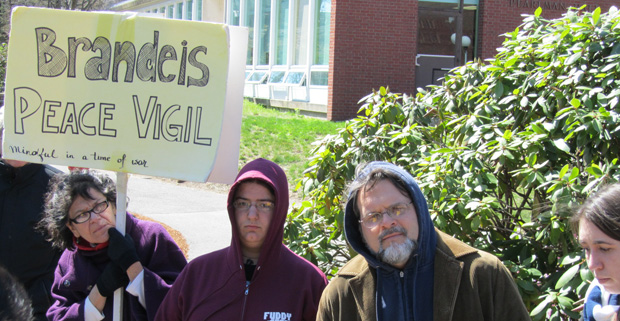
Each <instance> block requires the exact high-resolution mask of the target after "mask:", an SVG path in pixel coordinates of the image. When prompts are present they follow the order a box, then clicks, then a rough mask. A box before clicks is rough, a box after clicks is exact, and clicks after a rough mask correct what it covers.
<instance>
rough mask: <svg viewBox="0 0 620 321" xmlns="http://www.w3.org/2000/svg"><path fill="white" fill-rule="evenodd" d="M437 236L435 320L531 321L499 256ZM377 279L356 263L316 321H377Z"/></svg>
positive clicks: (330, 291)
mask: <svg viewBox="0 0 620 321" xmlns="http://www.w3.org/2000/svg"><path fill="white" fill-rule="evenodd" d="M436 231H437V235H438V238H437V250H436V252H435V285H434V289H433V290H434V292H433V296H434V297H433V302H434V306H433V319H434V321H444V320H445V321H448V320H451V321H473V320H485V321H512V320H531V319H530V316H529V313H528V312H527V310H526V308H525V305H524V304H523V301H522V299H521V296H520V295H519V291H518V290H517V287H516V285H515V283H514V281H513V279H512V276H511V275H510V272H509V271H508V269H506V267H505V266H504V265H503V264H502V262H501V261H500V260H499V259H498V258H497V257H495V256H493V255H491V254H489V253H486V252H484V251H480V250H477V249H475V248H473V247H471V246H469V245H467V244H465V243H463V242H461V241H459V240H457V239H455V238H453V237H451V236H448V235H447V234H445V233H443V232H441V231H439V230H436ZM376 276H377V273H376V270H375V269H374V268H369V266H368V263H367V262H366V260H365V259H364V258H363V257H362V256H361V255H358V256H356V257H355V258H353V259H352V260H351V261H350V262H348V263H347V264H346V265H345V266H344V267H343V268H342V269H341V270H340V271H339V272H338V274H337V276H336V277H334V278H333V279H332V280H331V282H330V283H329V284H328V285H327V288H326V289H325V291H324V292H323V295H322V297H321V302H320V304H319V311H318V313H317V321H329V320H357V321H375V320H376V308H375V297H376V295H375V294H376V293H375V285H376V280H375V279H376ZM420 321H426V320H420Z"/></svg>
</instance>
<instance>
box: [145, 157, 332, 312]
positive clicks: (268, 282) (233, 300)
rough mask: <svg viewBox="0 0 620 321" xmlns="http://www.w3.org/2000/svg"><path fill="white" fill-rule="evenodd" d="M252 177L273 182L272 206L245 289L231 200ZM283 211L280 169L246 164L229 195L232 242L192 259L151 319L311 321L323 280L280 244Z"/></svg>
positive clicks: (266, 163)
mask: <svg viewBox="0 0 620 321" xmlns="http://www.w3.org/2000/svg"><path fill="white" fill-rule="evenodd" d="M253 178H257V179H260V180H263V181H265V182H266V183H268V184H269V185H271V186H272V188H273V190H274V194H275V209H274V213H273V217H272V220H271V223H270V225H269V229H268V233H267V236H266V237H265V240H264V243H263V245H262V247H261V253H260V256H259V259H258V264H257V266H256V270H255V272H254V275H253V277H252V281H251V282H250V284H249V286H248V287H247V288H246V278H245V271H244V265H243V256H242V252H241V243H240V240H239V235H238V234H239V231H238V230H237V228H236V226H237V224H236V220H235V215H234V208H233V206H232V202H233V201H234V199H233V198H234V196H235V191H236V189H237V188H238V187H239V184H240V183H242V182H243V181H245V180H247V179H253ZM287 211H288V183H287V181H286V175H285V174H284V171H282V169H281V168H280V167H279V166H278V165H276V164H275V163H273V162H270V161H268V160H265V159H257V160H254V161H252V162H250V163H248V164H247V165H246V166H245V167H244V168H243V169H242V170H241V172H240V173H239V175H238V176H237V179H236V180H235V183H234V184H233V186H232V187H231V189H230V192H229V194H228V216H229V218H230V222H231V225H232V241H231V245H230V246H229V247H227V248H224V249H222V250H219V251H216V252H213V253H209V254H206V255H203V256H201V257H198V258H196V259H194V260H192V261H191V262H190V263H189V264H188V265H187V267H186V268H185V269H184V270H183V272H181V275H179V278H178V279H177V280H176V282H175V283H174V286H173V287H172V289H170V292H168V295H167V296H166V298H165V299H164V302H163V303H162V305H161V307H160V309H159V311H158V312H157V317H156V320H159V321H174V320H200V321H203V320H213V321H228V320H248V321H255V320H280V321H292V320H307V321H310V320H312V321H314V320H315V317H316V311H317V307H318V303H319V299H320V297H321V293H322V292H323V289H324V288H325V285H326V284H327V279H326V278H325V275H324V274H323V272H321V270H319V269H318V268H317V267H316V266H314V265H313V264H312V263H310V262H308V261H306V260H305V259H303V258H301V257H300V256H298V255H297V254H295V253H293V252H292V251H291V250H289V249H288V248H287V247H286V246H284V245H283V244H282V240H283V232H284V222H285V220H286V214H287Z"/></svg>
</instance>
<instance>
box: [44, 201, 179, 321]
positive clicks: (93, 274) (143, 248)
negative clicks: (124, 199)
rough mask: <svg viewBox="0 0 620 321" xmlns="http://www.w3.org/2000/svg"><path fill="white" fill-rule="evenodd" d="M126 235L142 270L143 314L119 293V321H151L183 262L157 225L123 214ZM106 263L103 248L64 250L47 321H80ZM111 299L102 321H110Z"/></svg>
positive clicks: (133, 299)
mask: <svg viewBox="0 0 620 321" xmlns="http://www.w3.org/2000/svg"><path fill="white" fill-rule="evenodd" d="M126 232H127V233H128V234H129V235H131V237H132V238H133V240H134V242H136V250H137V252H138V256H139V257H140V263H142V265H143V267H144V295H145V300H146V306H147V309H146V310H145V309H144V308H143V307H142V305H140V302H138V298H137V297H134V296H133V295H131V294H129V293H127V292H125V293H123V298H124V303H123V315H124V318H123V320H153V319H154V318H155V312H157V308H158V307H159V304H160V303H161V301H162V300H163V298H164V296H165V295H166V293H167V292H168V290H169V289H170V287H171V286H172V283H173V282H174V280H175V279H176V278H177V276H178V275H179V273H180V272H181V270H182V269H183V267H185V265H186V264H187V260H186V259H185V257H184V256H183V252H181V249H179V247H178V246H177V244H176V243H175V242H174V240H173V239H172V237H170V235H169V234H168V232H167V231H166V230H165V229H164V228H163V227H162V226H161V225H159V224H157V223H153V222H148V221H141V220H138V219H136V218H134V217H133V216H131V215H129V213H128V214H127V225H126ZM108 262H109V258H108V255H107V248H104V249H101V250H97V251H84V250H79V249H77V248H75V249H67V250H65V251H64V252H63V253H62V256H61V257H60V261H59V262H58V266H57V267H56V272H55V276H54V284H53V285H52V297H53V299H54V300H55V302H54V304H53V305H52V306H51V307H50V309H49V310H48V311H47V318H48V319H49V320H84V305H85V300H86V298H87V297H88V294H89V293H90V290H91V289H92V287H93V286H94V285H95V283H96V282H97V279H98V278H99V275H100V274H101V272H103V269H104V268H105V266H106V265H107V263H108ZM113 301H114V300H113V299H112V298H108V299H107V300H106V304H105V307H104V309H103V314H104V315H105V319H104V320H112V312H113V311H112V310H113Z"/></svg>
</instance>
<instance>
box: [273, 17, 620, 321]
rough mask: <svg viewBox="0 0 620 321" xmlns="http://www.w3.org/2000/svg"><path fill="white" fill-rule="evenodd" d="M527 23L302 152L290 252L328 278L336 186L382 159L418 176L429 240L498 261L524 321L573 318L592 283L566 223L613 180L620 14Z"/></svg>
mask: <svg viewBox="0 0 620 321" xmlns="http://www.w3.org/2000/svg"><path fill="white" fill-rule="evenodd" d="M540 13H541V12H540V8H539V9H538V10H537V11H536V13H535V14H534V15H532V16H527V17H526V18H525V19H524V23H523V24H522V25H521V26H520V27H519V28H518V29H517V30H515V31H514V32H512V33H509V34H507V35H506V36H507V39H506V40H505V42H504V44H503V47H502V48H500V52H499V54H498V55H496V57H495V58H494V59H492V60H489V61H488V62H487V63H483V62H481V61H479V60H478V61H475V62H470V63H468V64H467V65H465V66H461V67H458V68H455V69H454V70H452V72H451V73H449V74H448V75H446V77H445V80H444V83H443V84H442V85H441V86H434V87H430V88H428V89H427V90H421V91H420V92H419V93H418V94H417V95H416V96H415V97H409V96H406V95H400V94H395V93H390V92H389V90H388V89H385V88H381V89H380V90H379V91H378V92H374V93H372V94H370V95H369V96H367V97H366V98H364V99H363V100H362V102H363V106H362V107H361V109H360V114H361V116H359V117H358V118H356V119H354V120H352V121H349V122H347V124H346V127H345V128H344V129H342V130H341V131H340V132H339V134H338V135H334V136H328V137H326V138H325V139H323V140H322V141H321V142H320V143H319V144H318V146H317V147H316V149H315V150H314V156H313V157H312V160H311V162H310V167H309V168H307V169H306V171H305V172H304V175H305V176H304V178H303V179H301V180H300V181H299V183H298V185H297V187H298V188H299V189H301V190H302V192H303V195H304V196H305V198H304V199H305V201H304V202H303V204H302V206H301V207H300V208H296V209H294V210H293V212H292V213H291V214H290V215H289V221H288V224H287V227H286V232H285V236H286V237H287V238H288V240H287V242H289V244H291V247H292V248H293V249H294V250H295V251H296V252H298V253H300V254H301V255H303V256H305V257H306V258H308V259H310V260H312V261H313V262H315V263H317V264H318V265H319V266H320V267H321V268H322V269H323V270H324V271H326V273H328V274H330V275H333V274H334V273H335V272H336V271H337V270H338V268H339V267H340V266H341V265H342V263H343V262H346V261H347V260H348V259H349V258H350V257H351V256H352V255H354V254H353V253H351V251H350V250H349V248H347V247H346V245H345V244H346V242H345V240H344V234H343V233H342V231H343V226H342V224H343V205H344V202H345V200H346V199H345V196H344V195H343V191H344V188H345V184H346V182H348V181H350V179H351V178H352V177H353V174H354V169H355V166H356V165H357V164H359V163H360V162H364V161H370V160H387V161H390V162H393V163H396V164H398V165H400V166H402V167H404V168H406V169H407V170H409V171H411V172H412V173H414V175H415V176H416V177H417V180H418V182H419V184H420V187H421V188H422V190H423V191H424V192H425V194H426V197H427V200H428V204H429V208H430V210H431V215H432V216H433V219H434V223H435V225H436V226H437V227H439V228H440V229H441V230H443V231H446V232H447V233H449V234H452V235H454V236H456V237H457V238H459V239H461V240H464V241H466V242H467V243H469V244H471V245H473V246H475V247H477V248H480V249H483V250H486V251H488V252H491V253H493V254H495V255H497V256H498V257H500V258H501V259H502V261H503V262H504V264H506V266H507V267H508V268H509V269H510V271H511V272H512V273H513V276H514V277H515V280H516V283H517V285H518V287H519V290H520V292H521V294H522V297H523V300H524V302H525V303H526V306H527V307H528V309H529V310H530V311H531V315H532V318H533V319H534V320H542V319H551V320H560V319H568V318H578V317H579V313H578V312H572V311H571V310H572V309H573V308H574V307H576V306H577V305H578V303H576V302H577V300H578V299H579V298H580V297H583V295H584V294H585V290H586V289H587V285H588V280H590V279H591V278H592V276H591V274H590V273H589V272H588V270H587V266H586V264H585V261H584V257H583V256H582V252H581V250H580V249H579V248H578V246H577V245H576V242H575V240H574V236H573V233H572V231H571V230H570V228H569V226H568V217H569V215H570V213H571V211H570V210H571V208H572V207H573V206H575V205H578V204H580V203H581V202H582V201H583V199H584V198H585V197H587V196H588V195H589V194H590V193H591V192H593V191H595V190H597V189H598V188H599V187H600V186H601V185H603V184H606V183H609V182H617V181H618V179H619V178H620V171H619V165H618V164H617V162H618V159H617V157H618V154H619V152H620V134H619V131H620V126H619V116H618V111H619V109H620V107H619V105H618V100H619V98H620V86H619V84H620V58H619V54H620V26H619V25H618V22H620V15H619V13H618V11H617V10H616V9H615V8H612V9H611V10H610V11H609V12H608V13H604V14H601V13H600V9H596V10H595V11H594V12H592V13H588V12H582V11H581V10H579V9H571V10H569V11H568V13H566V14H565V15H564V16H563V17H562V18H558V19H554V20H545V19H543V18H542V17H540Z"/></svg>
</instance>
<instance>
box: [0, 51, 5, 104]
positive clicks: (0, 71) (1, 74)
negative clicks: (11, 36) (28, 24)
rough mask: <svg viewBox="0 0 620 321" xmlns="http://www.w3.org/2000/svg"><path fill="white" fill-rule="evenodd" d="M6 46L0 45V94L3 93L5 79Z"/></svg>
mask: <svg viewBox="0 0 620 321" xmlns="http://www.w3.org/2000/svg"><path fill="white" fill-rule="evenodd" d="M6 51H7V44H6V43H0V93H3V92H4V80H5V79H6V54H7V52H6Z"/></svg>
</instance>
